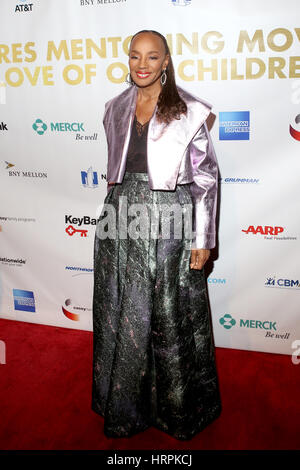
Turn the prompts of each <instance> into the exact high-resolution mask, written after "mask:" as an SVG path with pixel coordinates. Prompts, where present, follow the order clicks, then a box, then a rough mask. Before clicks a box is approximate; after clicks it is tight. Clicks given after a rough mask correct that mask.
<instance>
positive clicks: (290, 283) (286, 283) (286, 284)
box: [265, 276, 300, 290]
mask: <svg viewBox="0 0 300 470" xmlns="http://www.w3.org/2000/svg"><path fill="white" fill-rule="evenodd" d="M265 287H271V288H277V289H294V290H295V289H299V288H300V283H299V280H298V279H283V278H280V279H276V277H275V276H273V277H267V279H266V281H265Z"/></svg>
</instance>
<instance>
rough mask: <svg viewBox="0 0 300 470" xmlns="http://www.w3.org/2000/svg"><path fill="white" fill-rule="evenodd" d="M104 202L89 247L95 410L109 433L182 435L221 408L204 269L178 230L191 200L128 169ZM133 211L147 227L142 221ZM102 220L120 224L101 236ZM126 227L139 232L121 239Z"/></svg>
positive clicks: (185, 190) (181, 189)
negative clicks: (149, 431)
mask: <svg viewBox="0 0 300 470" xmlns="http://www.w3.org/2000/svg"><path fill="white" fill-rule="evenodd" d="M104 202H105V203H106V204H107V206H106V207H105V206H104V208H103V210H102V213H101V215H100V217H99V220H98V222H97V227H96V235H95V243H94V296H93V388H92V404H93V405H92V409H93V410H94V411H95V412H96V413H98V414H100V415H101V416H103V417H104V420H105V421H104V433H105V434H106V436H109V437H129V436H131V435H134V434H137V433H138V432H142V431H144V430H146V429H147V428H148V427H149V426H151V425H152V426H155V427H157V428H158V429H160V430H162V431H164V432H166V433H167V434H169V435H171V436H173V437H175V438H177V439H179V440H189V439H191V438H192V437H193V436H194V435H195V434H196V433H197V432H199V431H201V430H202V429H204V428H205V427H206V426H207V425H208V424H209V423H210V422H212V421H213V420H214V419H216V418H217V417H218V416H219V415H220V413H221V398H220V391H219V383H218V376H217V369H216V363H215V355H214V346H213V334H212V325H211V321H210V313H209V303H208V293H207V286H206V280H205V275H204V269H203V268H202V269H201V270H196V269H191V268H190V255H191V246H192V240H191V238H190V237H188V236H187V235H186V233H185V231H184V230H182V236H181V237H178V236H177V235H178V230H179V229H180V227H181V228H183V227H185V221H184V220H181V218H182V219H185V214H186V210H187V207H190V206H192V205H193V200H192V194H191V191H190V188H189V184H185V185H177V186H176V189H175V190H174V191H162V190H151V189H150V188H149V180H148V175H147V174H146V173H128V172H126V173H125V175H124V179H123V182H122V183H121V184H116V185H115V186H114V187H113V188H112V189H110V191H109V193H108V194H107V196H106V198H105V201H104ZM174 204H175V205H176V207H181V209H182V211H181V212H180V214H181V215H180V217H181V218H180V217H178V213H176V215H175V212H172V207H174ZM134 207H139V210H140V211H141V212H142V211H143V210H144V212H145V214H146V215H147V216H148V221H150V223H149V224H148V225H147V224H145V223H143V224H142V225H140V226H139V224H138V223H137V222H138V220H140V219H138V217H136V216H135V214H134V212H133V211H132V208H134ZM108 209H114V210H113V211H111V212H109V210H108ZM166 209H167V210H166ZM169 209H170V211H169ZM107 214H108V215H107ZM109 214H110V217H111V219H109ZM111 214H112V215H111ZM114 214H115V215H114ZM136 214H137V213H136ZM138 214H139V215H140V212H138ZM166 214H167V215H168V217H167V216H166ZM114 217H115V219H114ZM167 219H168V221H169V227H168V229H169V234H168V236H165V233H164V228H165V227H166V221H167ZM109 220H113V221H114V222H115V224H116V227H117V229H116V232H115V234H114V236H113V237H104V236H103V232H101V230H102V229H103V227H104V225H105V224H104V223H105V222H107V221H109ZM145 220H147V218H145V219H144V221H145ZM129 227H131V228H132V227H134V228H136V229H138V228H139V231H140V235H142V234H143V236H140V237H132V236H124V233H125V232H126V229H129ZM153 227H154V231H156V232H155V233H156V236H155V237H152V235H151V230H152V228H153ZM145 229H146V230H145ZM135 233H136V231H135ZM121 234H123V235H122V236H121Z"/></svg>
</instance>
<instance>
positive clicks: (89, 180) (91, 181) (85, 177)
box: [81, 166, 98, 188]
mask: <svg viewBox="0 0 300 470" xmlns="http://www.w3.org/2000/svg"><path fill="white" fill-rule="evenodd" d="M81 182H82V185H83V187H84V188H97V187H98V174H97V172H96V171H93V168H92V167H91V166H90V168H89V169H88V170H87V171H82V172H81Z"/></svg>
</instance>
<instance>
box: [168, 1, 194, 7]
mask: <svg viewBox="0 0 300 470" xmlns="http://www.w3.org/2000/svg"><path fill="white" fill-rule="evenodd" d="M171 2H172V5H175V6H177V7H186V6H188V5H190V4H191V3H192V0H171Z"/></svg>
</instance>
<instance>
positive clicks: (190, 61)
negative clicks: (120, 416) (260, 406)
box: [0, 0, 300, 354]
mask: <svg viewBox="0 0 300 470" xmlns="http://www.w3.org/2000/svg"><path fill="white" fill-rule="evenodd" d="M299 18H300V3H299V1H298V0H287V1H285V2H284V1H282V0H280V1H279V0H272V1H271V0H270V1H265V2H260V1H258V0H254V1H252V2H241V1H235V0H228V1H226V2H224V1H222V0H211V1H210V2H204V1H202V0H189V1H188V0H176V1H175V0H173V1H172V0H63V1H58V0H39V1H38V0H34V1H19V2H14V1H12V0H2V1H1V3H0V32H1V33H0V147H1V159H0V188H1V189H0V191H1V210H0V267H1V275H0V316H1V318H6V319H12V320H17V321H20V322H24V321H25V322H31V323H40V324H46V325H56V326H59V327H65V328H75V329H81V330H88V331H91V330H92V294H93V243H94V233H95V225H96V220H97V216H99V214H100V212H101V209H102V205H103V202H104V198H105V195H106V165H107V144H106V137H105V133H104V129H103V124H102V118H103V112H104V103H105V102H106V101H107V100H109V99H110V98H112V97H113V96H116V95H118V94H119V93H121V91H123V90H125V89H126V87H127V86H128V85H127V84H126V82H125V78H126V75H127V73H128V55H127V54H128V44H129V41H130V38H131V36H132V35H133V34H134V33H135V32H137V31H139V30H141V29H154V30H157V31H159V32H161V33H162V34H164V35H165V36H166V38H167V40H168V43H169V46H170V48H171V53H172V58H173V62H174V67H175V72H176V80H177V83H178V85H180V86H181V87H183V88H185V89H186V90H188V91H190V92H191V93H193V94H195V95H197V96H199V97H201V98H203V99H205V100H206V101H208V102H210V103H211V104H212V105H213V108H212V115H211V116H210V119H209V125H210V128H211V136H212V138H213V142H214V145H215V150H216V154H217V157H218V162H219V168H220V184H219V188H220V204H219V216H218V246H217V249H216V250H214V252H213V255H212V257H213V260H214V262H213V266H212V269H211V270H210V273H209V276H208V279H207V282H208V290H209V297H210V304H211V312H212V322H213V329H214V339H215V345H216V346H220V347H228V348H237V349H244V350H254V351H266V352H270V353H282V354H292V353H293V352H294V351H295V348H296V346H297V345H299V346H300V322H299V318H300V306H299V298H300V292H299V291H300V285H299V263H298V258H299V242H300V238H299V237H300V234H299V212H300V211H299V201H300V184H299V170H300V56H299V53H300V24H299V21H298V22H297V20H299ZM21 327H22V323H20V328H21ZM0 338H1V332H0ZM297 340H299V341H298V342H297Z"/></svg>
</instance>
